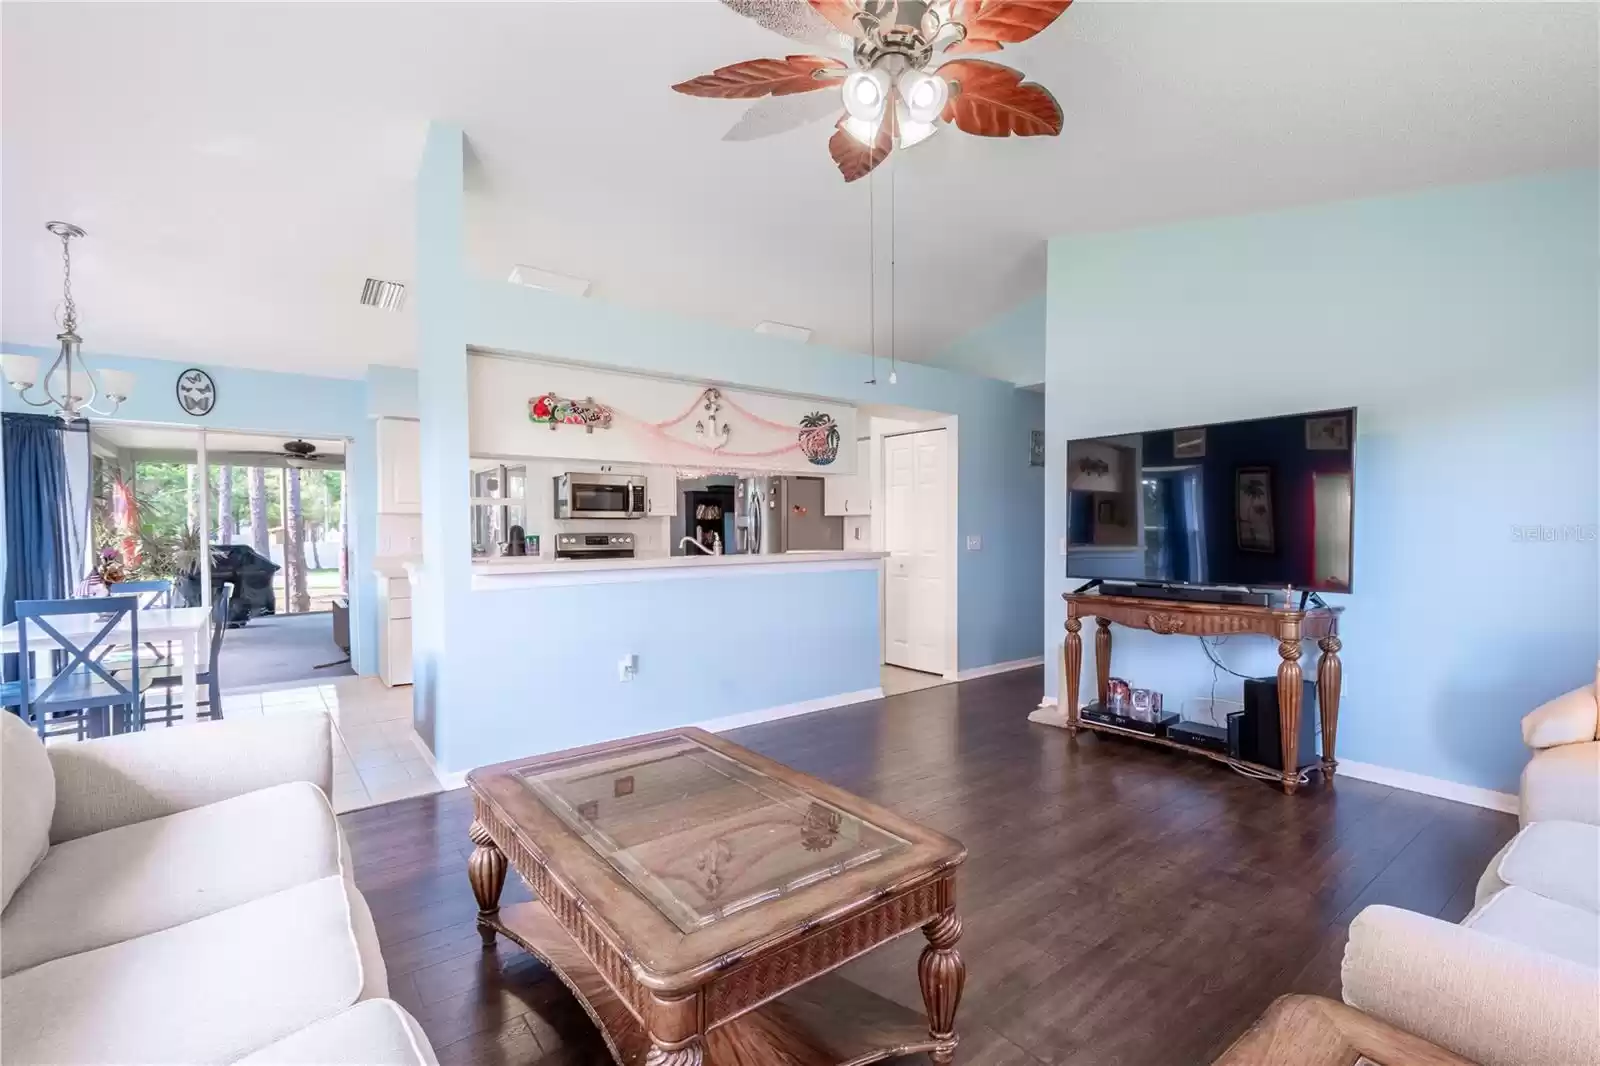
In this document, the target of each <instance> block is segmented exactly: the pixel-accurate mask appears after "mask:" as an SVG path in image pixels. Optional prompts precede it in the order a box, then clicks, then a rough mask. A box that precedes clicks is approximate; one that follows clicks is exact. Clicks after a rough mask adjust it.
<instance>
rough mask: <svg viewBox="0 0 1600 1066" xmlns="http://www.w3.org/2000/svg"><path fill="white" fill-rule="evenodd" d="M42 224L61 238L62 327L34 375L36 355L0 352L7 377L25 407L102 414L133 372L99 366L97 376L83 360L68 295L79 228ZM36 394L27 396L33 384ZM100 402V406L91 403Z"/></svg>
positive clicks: (71, 416) (69, 415) (118, 400)
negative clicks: (50, 356)
mask: <svg viewBox="0 0 1600 1066" xmlns="http://www.w3.org/2000/svg"><path fill="white" fill-rule="evenodd" d="M44 228H45V229H47V230H49V231H50V232H51V233H53V234H55V235H56V236H57V237H60V238H61V318H60V324H61V332H60V333H58V334H56V340H57V341H58V342H60V344H61V351H60V352H59V354H57V355H56V359H55V362H53V363H51V364H50V369H49V370H47V371H45V375H44V379H43V381H40V379H39V357H38V356H36V355H18V354H12V353H9V352H8V353H6V354H4V355H0V368H3V370H4V373H5V377H6V381H8V382H9V383H10V384H11V387H12V388H14V389H16V390H17V395H18V397H20V398H21V400H22V402H23V403H25V404H27V405H28V406H30V407H54V408H55V409H56V410H57V411H58V412H59V413H60V415H61V417H62V418H64V419H66V420H67V421H68V422H72V421H76V420H77V419H80V418H82V417H84V415H86V414H90V415H100V416H102V417H103V416H105V415H109V414H112V413H113V412H115V411H116V410H117V408H119V407H121V406H122V402H123V401H124V400H126V399H127V398H128V394H129V392H131V391H132V389H133V375H132V374H129V373H127V372H125V371H121V370H102V371H100V375H99V378H100V380H99V381H98V382H96V380H95V375H93V374H91V373H90V372H89V368H88V367H87V366H85V365H84V362H83V355H82V348H83V338H82V337H80V336H78V305H77V303H75V302H74V301H73V299H72V239H73V238H74V237H82V236H83V235H84V233H83V230H82V229H80V228H78V227H77V226H74V225H73V224H72V223H70V222H48V223H46V224H45V227H44ZM35 385H37V386H38V387H39V392H40V393H41V394H42V395H41V396H39V397H37V398H35V397H33V396H30V395H29V390H31V389H33V388H34V386H35ZM97 403H103V404H104V406H96V404H97Z"/></svg>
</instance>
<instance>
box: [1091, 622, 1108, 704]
mask: <svg viewBox="0 0 1600 1066" xmlns="http://www.w3.org/2000/svg"><path fill="white" fill-rule="evenodd" d="M1095 622H1096V623H1097V624H1098V625H1099V627H1100V628H1099V631H1098V632H1096V633H1095V635H1094V681H1095V688H1096V691H1098V693H1099V695H1100V706H1102V707H1104V706H1105V704H1106V694H1107V692H1108V691H1109V690H1110V688H1111V619H1109V618H1096V619H1095Z"/></svg>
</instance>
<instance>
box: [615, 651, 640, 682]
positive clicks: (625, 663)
mask: <svg viewBox="0 0 1600 1066" xmlns="http://www.w3.org/2000/svg"><path fill="white" fill-rule="evenodd" d="M638 675H639V657H638V656H637V655H624V656H623V657H622V658H620V659H618V660H617V680H618V681H632V680H633V679H634V678H635V677H637V676H638Z"/></svg>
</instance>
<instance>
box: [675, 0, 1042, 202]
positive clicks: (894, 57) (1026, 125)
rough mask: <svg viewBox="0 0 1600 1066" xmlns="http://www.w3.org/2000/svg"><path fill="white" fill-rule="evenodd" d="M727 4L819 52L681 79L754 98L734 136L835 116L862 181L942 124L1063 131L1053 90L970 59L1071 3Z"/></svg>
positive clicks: (1008, 131)
mask: <svg viewBox="0 0 1600 1066" xmlns="http://www.w3.org/2000/svg"><path fill="white" fill-rule="evenodd" d="M722 2H723V4H724V5H726V6H727V7H729V8H731V9H733V10H734V11H736V12H738V13H739V14H741V15H744V16H745V17H746V18H749V19H751V20H753V21H755V22H757V23H759V24H760V25H762V26H764V27H766V28H767V29H769V30H772V31H774V32H776V33H780V34H782V35H784V36H785V37H788V38H790V39H791V40H796V41H800V42H802V43H805V44H809V45H812V46H814V47H816V48H817V49H818V54H810V55H791V56H787V57H785V58H783V59H751V60H747V61H745V62H743V63H734V64H732V65H731V66H726V67H719V68H718V69H717V70H715V71H713V72H712V73H710V74H703V75H701V76H700V77H698V78H691V79H689V80H688V81H685V82H680V83H678V84H677V85H674V86H673V88H674V89H675V90H677V91H678V92H680V93H684V94H686V95H689V96H704V97H715V98H722V99H744V100H755V101H756V103H755V104H753V105H752V106H751V108H750V110H749V111H747V112H746V113H745V115H744V117H743V118H741V119H740V120H739V123H738V124H737V125H735V126H734V128H733V129H731V130H729V131H728V134H727V137H726V138H725V139H727V140H751V139H754V138H756V137H766V136H771V135H772V134H775V133H781V132H783V131H785V130H788V129H793V128H794V127H796V126H799V125H801V124H804V123H806V122H810V121H812V120H815V119H820V118H823V117H832V118H835V120H836V121H835V131H834V135H833V138H832V140H830V141H829V142H828V151H829V154H830V155H831V156H832V157H833V161H834V164H835V165H836V166H837V167H838V168H839V173H840V174H841V175H842V176H843V177H844V180H845V181H855V180H857V179H859V178H862V177H864V176H866V175H867V174H869V173H871V172H872V171H873V170H874V169H875V168H876V167H877V166H878V165H879V164H880V163H882V162H883V161H884V160H885V159H886V158H888V156H889V154H890V153H891V152H893V151H895V150H896V149H905V148H909V147H911V146H912V145H914V144H917V143H919V142H921V141H925V140H927V139H928V138H929V137H931V136H933V135H934V134H935V133H937V132H938V131H939V130H940V129H941V128H942V127H943V126H946V125H951V126H954V127H956V128H957V129H959V130H961V131H962V132H963V133H967V134H971V135H974V136H978V137H1040V136H1043V137H1054V136H1057V135H1059V134H1060V133H1061V128H1062V113H1061V107H1060V105H1059V104H1057V103H1056V100H1055V97H1053V96H1051V95H1050V91H1049V90H1048V89H1046V88H1045V87H1044V86H1042V85H1039V84H1037V83H1034V82H1030V81H1025V80H1024V78H1023V75H1022V74H1021V72H1019V71H1017V70H1014V69H1012V68H1011V67H1007V66H1003V65H1001V64H999V63H993V62H990V61H988V60H984V59H968V58H966V56H968V55H972V54H974V53H980V52H998V51H1001V50H1002V49H1003V48H1004V47H1005V46H1006V45H1008V44H1016V43H1018V42H1020V41H1026V40H1028V39H1029V38H1031V37H1034V36H1035V35H1037V34H1038V33H1040V32H1041V31H1043V30H1044V29H1045V28H1047V27H1048V26H1049V25H1050V24H1051V23H1052V22H1054V21H1055V20H1056V19H1057V18H1058V17H1059V16H1060V15H1061V13H1062V12H1063V11H1065V10H1066V8H1067V6H1068V5H1069V4H1070V2H1071V0H805V2H802V0H722ZM828 53H832V54H828ZM953 57H960V58H953ZM841 110H842V114H841Z"/></svg>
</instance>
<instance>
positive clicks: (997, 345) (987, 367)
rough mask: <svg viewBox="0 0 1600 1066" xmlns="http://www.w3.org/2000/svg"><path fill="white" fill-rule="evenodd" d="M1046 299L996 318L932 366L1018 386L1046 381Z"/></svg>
mask: <svg viewBox="0 0 1600 1066" xmlns="http://www.w3.org/2000/svg"><path fill="white" fill-rule="evenodd" d="M1044 304H1045V300H1044V295H1043V294H1042V293H1041V294H1040V295H1038V296H1035V297H1032V298H1031V299H1028V300H1025V301H1023V302H1022V303H1020V304H1018V305H1017V306H1016V307H1014V308H1012V309H1011V310H1010V311H1007V312H1006V313H1005V314H1002V315H996V316H995V317H994V318H992V319H990V320H989V321H988V322H985V323H984V324H983V325H981V326H979V327H978V328H977V329H975V330H973V331H972V332H971V333H968V334H967V335H966V336H965V337H962V338H961V339H960V340H958V341H956V342H955V343H954V344H952V345H950V346H949V347H947V348H945V349H943V350H942V351H940V352H939V354H938V355H936V356H934V357H933V359H932V360H931V362H933V363H934V364H935V365H936V366H942V367H945V368H946V369H949V370H960V371H963V372H965V373H968V374H982V375H983V376H984V377H991V378H1002V379H1004V380H1006V381H1012V382H1015V383H1016V384H1018V385H1037V384H1039V383H1040V382H1041V381H1043V380H1044V314H1045V312H1044Z"/></svg>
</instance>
